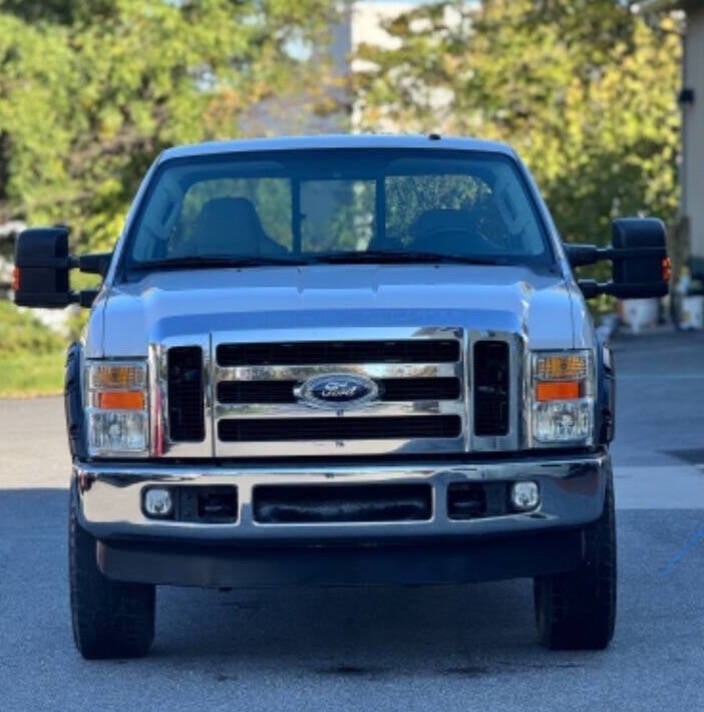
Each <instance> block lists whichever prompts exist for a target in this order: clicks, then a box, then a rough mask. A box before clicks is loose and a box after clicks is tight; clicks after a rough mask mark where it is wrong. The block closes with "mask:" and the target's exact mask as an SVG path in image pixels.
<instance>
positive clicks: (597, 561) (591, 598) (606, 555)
mask: <svg viewBox="0 0 704 712" xmlns="http://www.w3.org/2000/svg"><path fill="white" fill-rule="evenodd" d="M584 535H585V558H584V561H583V562H582V564H581V565H580V567H579V568H578V569H577V570H576V571H571V572H568V573H564V574H556V575H554V576H542V577H538V578H536V579H535V581H534V585H533V591H534V601H535V619H536V624H537V627H538V635H539V637H540V642H541V643H542V644H543V645H544V646H545V647H547V648H550V649H552V650H603V649H604V648H605V647H606V646H607V645H608V644H609V642H610V641H611V638H612V637H613V634H614V624H615V621H616V518H615V513H614V491H613V479H612V475H611V473H609V478H608V480H607V484H606V497H605V499H604V511H603V513H602V515H601V517H599V519H598V520H597V521H596V522H594V524H592V525H590V526H589V527H587V529H585V532H584Z"/></svg>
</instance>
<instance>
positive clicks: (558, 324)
mask: <svg viewBox="0 0 704 712" xmlns="http://www.w3.org/2000/svg"><path fill="white" fill-rule="evenodd" d="M576 299H577V297H576V296H575V295H573V294H572V292H571V289H570V287H569V285H568V284H567V283H566V282H565V280H564V279H563V278H562V277H561V276H559V275H554V274H546V273H537V272H535V271H533V270H531V269H529V268H527V267H520V266H473V265H425V264H424V265H311V266H302V267H257V268H247V269H209V270H183V271H181V270H179V271H172V272H155V273H152V274H148V275H146V276H145V277H144V278H143V279H141V280H140V281H138V282H131V283H123V284H119V285H116V286H112V287H111V288H108V289H106V290H104V292H103V294H102V295H101V297H100V298H99V299H98V301H97V302H96V304H95V307H94V310H93V314H92V317H91V323H90V325H89V329H88V339H87V344H86V349H87V352H86V355H87V356H88V357H122V356H144V355H146V353H147V346H148V344H149V343H150V342H156V343H158V342H160V341H163V340H165V339H168V338H170V337H174V336H179V337H187V336H189V335H194V336H195V335H200V336H201V338H202V336H203V334H206V333H213V332H219V331H236V330H250V329H251V330H261V329H264V330H276V329H289V330H290V329H294V330H300V331H301V334H302V335H303V336H306V337H309V336H311V335H312V334H314V330H315V329H316V328H323V327H377V328H378V327H393V326H435V327H438V326H440V327H462V328H465V329H481V330H497V331H510V332H514V333H521V334H523V335H524V336H525V337H526V338H527V339H528V340H529V343H530V346H531V348H533V349H564V348H573V347H575V346H580V345H582V344H576V343H575V341H576V340H577V341H579V340H581V339H582V338H583V337H582V336H581V334H583V333H586V331H585V329H584V327H583V325H581V324H580V325H575V324H574V320H575V319H576V318H582V317H580V315H582V314H583V309H579V308H575V307H576V305H575V304H574V303H573V302H574V301H575V300H576ZM575 327H577V328H575ZM575 334H577V335H578V336H577V337H575Z"/></svg>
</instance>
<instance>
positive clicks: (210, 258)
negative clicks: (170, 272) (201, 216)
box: [130, 255, 306, 270]
mask: <svg viewBox="0 0 704 712" xmlns="http://www.w3.org/2000/svg"><path fill="white" fill-rule="evenodd" d="M304 264H306V261H305V260H302V259H300V258H296V257H286V256H283V255H280V256H279V255H277V256H269V255H251V256H248V255H243V256H242V257H235V256H233V255H191V256H190V257H167V258H165V259H163V260H146V261H144V262H137V263H136V264H133V265H130V268H131V269H139V270H151V269H206V268H208V267H261V266H268V265H304Z"/></svg>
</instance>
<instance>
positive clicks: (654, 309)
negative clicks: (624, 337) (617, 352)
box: [621, 299, 660, 334]
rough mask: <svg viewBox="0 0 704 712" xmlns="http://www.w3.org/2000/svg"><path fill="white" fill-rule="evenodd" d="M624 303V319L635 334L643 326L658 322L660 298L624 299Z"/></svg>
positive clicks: (653, 324)
mask: <svg viewBox="0 0 704 712" xmlns="http://www.w3.org/2000/svg"><path fill="white" fill-rule="evenodd" d="M622 304H623V306H622V310H623V311H622V312H621V313H622V316H623V321H624V323H625V324H626V326H628V327H630V328H631V331H633V333H634V334H637V333H638V332H639V331H640V330H641V329H642V328H643V327H650V326H655V325H656V324H657V323H658V317H659V316H660V300H659V299H624V300H623V302H622Z"/></svg>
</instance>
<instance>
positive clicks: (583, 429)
mask: <svg viewBox="0 0 704 712" xmlns="http://www.w3.org/2000/svg"><path fill="white" fill-rule="evenodd" d="M532 365H533V384H532V396H533V407H532V432H533V440H534V442H535V444H537V445H541V444H542V445H550V444H566V443H570V444H573V445H589V444H591V442H592V432H593V419H594V371H593V363H592V356H591V352H590V351H564V352H556V353H548V352H545V353H541V352H537V353H534V354H533V364H532Z"/></svg>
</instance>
